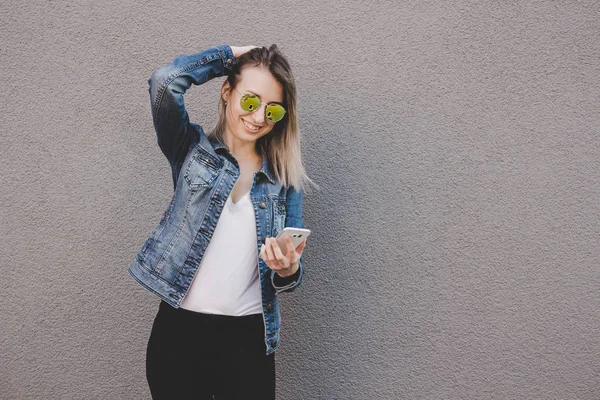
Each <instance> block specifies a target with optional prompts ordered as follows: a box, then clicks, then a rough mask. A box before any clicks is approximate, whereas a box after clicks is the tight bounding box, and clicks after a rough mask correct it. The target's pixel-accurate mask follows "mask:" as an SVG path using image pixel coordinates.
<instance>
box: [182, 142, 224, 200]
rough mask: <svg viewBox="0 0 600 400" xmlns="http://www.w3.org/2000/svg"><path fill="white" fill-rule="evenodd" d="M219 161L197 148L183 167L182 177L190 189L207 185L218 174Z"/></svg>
mask: <svg viewBox="0 0 600 400" xmlns="http://www.w3.org/2000/svg"><path fill="white" fill-rule="evenodd" d="M220 163H221V161H220V160H219V159H217V158H215V157H213V156H212V155H210V154H208V152H206V151H205V150H203V149H201V148H198V151H197V152H196V154H194V155H193V157H191V158H190V161H189V162H188V163H187V166H186V169H185V175H184V178H185V180H186V182H187V184H188V186H189V187H190V189H192V190H195V189H199V188H201V187H209V186H210V185H211V183H212V182H213V181H214V180H215V178H216V177H217V175H218V174H219V167H220Z"/></svg>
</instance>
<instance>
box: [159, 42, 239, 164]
mask: <svg viewBox="0 0 600 400" xmlns="http://www.w3.org/2000/svg"><path fill="white" fill-rule="evenodd" d="M234 57H235V56H234V53H233V50H232V48H231V47H230V46H228V45H226V44H222V45H217V46H213V47H210V48H208V49H206V50H204V51H201V52H200V53H196V54H182V55H180V56H178V57H176V58H175V59H174V60H173V62H172V63H170V64H167V65H165V66H162V67H160V68H158V69H157V70H156V71H154V72H153V73H152V75H151V76H150V78H149V79H148V92H149V93H150V103H151V105H152V119H153V121H154V129H155V130H156V136H157V140H158V146H159V147H160V149H161V150H162V152H163V154H164V155H165V157H167V160H169V163H170V164H171V167H174V166H175V165H177V164H178V163H181V162H183V159H184V158H185V156H186V155H187V153H188V150H189V148H190V146H191V145H192V144H194V143H196V142H197V141H198V140H199V138H198V137H197V135H198V132H196V131H195V130H194V129H189V126H190V121H189V117H188V113H187V111H186V109H185V105H184V101H183V95H184V94H185V92H186V91H187V90H188V89H189V88H190V87H191V86H192V84H195V85H201V84H203V83H205V82H207V81H209V80H210V79H212V78H214V77H218V76H222V75H226V74H229V73H230V72H231V70H232V68H233V64H234V61H235V58H234Z"/></svg>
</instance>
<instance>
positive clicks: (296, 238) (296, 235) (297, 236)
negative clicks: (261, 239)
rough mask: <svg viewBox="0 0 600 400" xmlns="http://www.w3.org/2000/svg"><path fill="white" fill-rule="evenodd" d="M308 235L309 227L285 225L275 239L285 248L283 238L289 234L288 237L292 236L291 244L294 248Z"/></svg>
mask: <svg viewBox="0 0 600 400" xmlns="http://www.w3.org/2000/svg"><path fill="white" fill-rule="evenodd" d="M309 235H310V229H303V228H290V227H286V228H283V230H282V231H281V232H279V235H277V238H276V239H277V244H279V247H280V248H282V249H285V248H287V244H286V243H285V241H284V240H283V239H284V238H285V237H286V236H289V237H290V238H292V244H293V245H294V248H296V247H298V246H299V245H300V243H302V242H304V241H305V240H306V238H307V237H308V236H309Z"/></svg>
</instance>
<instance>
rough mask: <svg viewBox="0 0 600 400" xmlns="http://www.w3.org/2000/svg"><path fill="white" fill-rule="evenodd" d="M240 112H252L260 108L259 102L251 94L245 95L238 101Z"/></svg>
mask: <svg viewBox="0 0 600 400" xmlns="http://www.w3.org/2000/svg"><path fill="white" fill-rule="evenodd" d="M240 106H241V107H242V110H244V111H248V112H252V111H255V110H257V109H258V108H259V107H260V100H259V99H258V97H256V96H255V95H253V94H245V95H243V96H242V98H241V99H240Z"/></svg>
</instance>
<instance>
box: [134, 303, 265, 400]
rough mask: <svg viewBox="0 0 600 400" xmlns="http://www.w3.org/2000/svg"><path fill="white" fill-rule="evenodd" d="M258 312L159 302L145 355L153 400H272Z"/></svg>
mask: <svg viewBox="0 0 600 400" xmlns="http://www.w3.org/2000/svg"><path fill="white" fill-rule="evenodd" d="M265 351H266V347H265V342H264V326H263V319H262V315H261V314H254V315H248V316H242V317H232V316H220V315H212V314H202V313H197V312H194V311H189V310H185V309H183V308H173V307H171V306H170V305H169V304H168V303H166V302H164V301H161V303H160V306H159V309H158V313H157V315H156V318H155V319H154V324H153V325H152V332H151V333H150V339H149V340H148V349H147V353H146V378H147V379H148V385H149V386H150V392H151V393H152V399H154V400H157V399H158V400H163V399H165V400H173V399H177V400H185V399H195V400H201V399H211V400H212V399H213V395H214V399H215V400H221V399H245V400H247V399H257V400H269V399H275V354H274V353H271V354H269V355H266V354H265Z"/></svg>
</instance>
